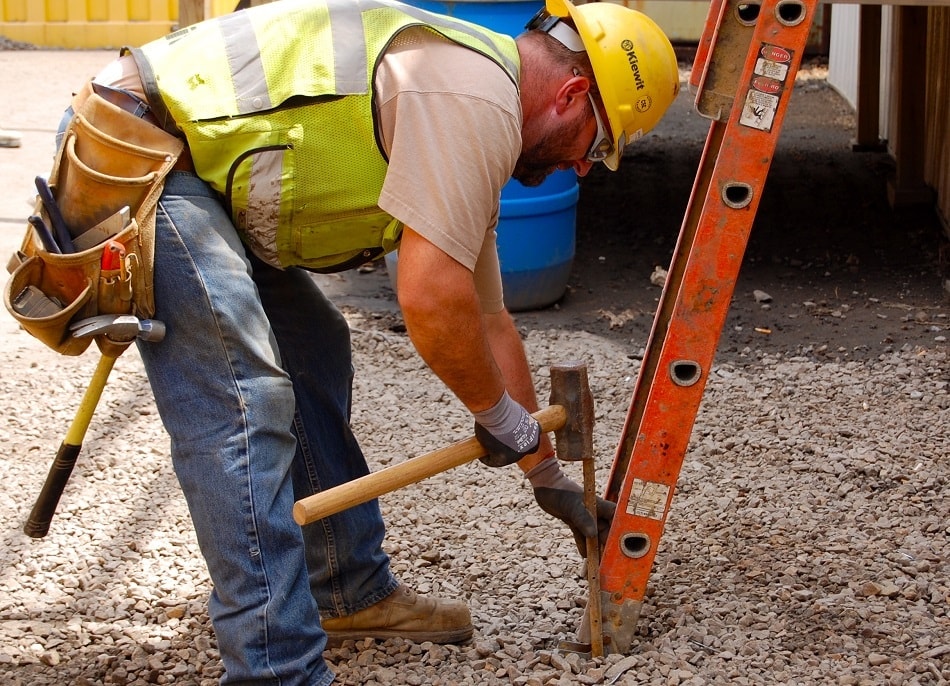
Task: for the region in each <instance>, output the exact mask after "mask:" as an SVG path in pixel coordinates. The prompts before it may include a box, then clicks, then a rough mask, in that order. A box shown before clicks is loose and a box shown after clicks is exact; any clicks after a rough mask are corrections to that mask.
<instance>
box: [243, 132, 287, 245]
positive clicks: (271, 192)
mask: <svg viewBox="0 0 950 686" xmlns="http://www.w3.org/2000/svg"><path fill="white" fill-rule="evenodd" d="M283 166H284V150H262V151H260V152H259V153H257V154H256V155H254V158H253V161H252V162H251V173H250V178H249V179H248V195H247V221H246V223H245V226H247V227H248V231H249V232H250V233H253V234H254V235H255V236H256V237H257V240H258V243H259V244H260V245H268V244H270V243H272V241H273V236H274V235H275V234H276V232H277V226H278V224H279V223H280V191H281V176H282V174H283ZM252 227H253V228H252Z"/></svg>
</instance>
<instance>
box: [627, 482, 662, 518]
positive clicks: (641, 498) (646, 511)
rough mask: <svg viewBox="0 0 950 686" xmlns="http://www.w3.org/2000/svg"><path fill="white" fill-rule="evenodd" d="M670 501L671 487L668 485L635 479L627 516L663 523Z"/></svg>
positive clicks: (628, 502)
mask: <svg viewBox="0 0 950 686" xmlns="http://www.w3.org/2000/svg"><path fill="white" fill-rule="evenodd" d="M669 499H670V487H669V486H667V485H666V484H661V483H656V482H654V481H643V480H642V479H634V480H633V486H632V487H631V488H630V498H629V499H628V500H627V514H629V515H633V516H634V517H647V518H648V519H658V520H660V521H662V520H663V516H664V514H665V513H666V503H667V501H668V500H669Z"/></svg>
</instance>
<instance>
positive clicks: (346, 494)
mask: <svg viewBox="0 0 950 686" xmlns="http://www.w3.org/2000/svg"><path fill="white" fill-rule="evenodd" d="M557 369H558V367H552V369H551V375H552V386H555V385H558V386H560V387H562V388H563V387H564V386H565V384H564V383H558V382H557V381H555V376H556V375H557V374H559V373H560V372H557V371H555V370H557ZM567 383H568V384H581V383H582V384H584V385H585V387H584V388H580V387H577V388H575V389H574V390H573V392H571V393H562V394H561V395H562V396H563V397H564V400H563V402H561V403H560V404H552V405H549V406H548V407H546V408H544V409H542V410H539V411H538V412H535V413H534V414H533V415H532V416H533V417H534V418H535V419H537V420H538V423H539V424H541V431H544V432H545V433H547V432H549V431H557V432H558V434H557V436H558V442H559V443H560V441H561V435H562V434H563V435H564V436H565V437H567V436H572V437H574V438H575V440H577V441H579V444H583V443H584V441H585V438H584V437H583V436H580V435H579V433H580V432H582V431H586V432H588V433H592V431H593V426H592V421H593V417H592V416H591V417H590V420H588V419H587V415H586V414H584V410H583V408H582V407H581V406H580V400H581V398H584V397H589V395H590V390H589V389H587V388H586V383H587V370H586V367H585V368H584V373H583V375H580V374H575V375H572V376H571V378H570V380H569V381H568V382H567ZM585 394H586V395H585ZM575 434H578V435H577V436H575ZM565 440H567V439H566V438H565ZM586 440H590V439H589V438H588V439H586ZM485 455H487V451H486V450H485V449H484V448H483V447H482V444H481V443H479V442H478V441H477V440H476V439H475V437H474V436H473V437H471V438H466V439H465V440H463V441H458V442H457V443H453V444H451V445H449V446H447V447H445V448H440V449H439V450H434V451H432V452H430V453H426V454H425V455H420V456H418V457H413V458H410V459H408V460H406V461H405V462H401V463H399V464H395V465H392V466H389V467H386V468H385V469H381V470H379V471H378V472H373V473H371V474H367V475H366V476H362V477H360V478H358V479H354V480H353V481H348V482H346V483H345V484H340V485H339V486H334V487H333V488H329V489H327V490H325V491H322V492H320V493H315V494H313V495H311V496H308V497H306V498H302V499H300V500H298V501H297V502H296V503H294V509H293V516H294V521H295V522H297V523H298V524H300V525H301V526H303V525H305V524H310V523H312V522H315V521H317V520H319V519H323V518H324V517H329V516H330V515H333V514H336V513H337V512H342V511H343V510H345V509H347V508H350V507H353V506H355V505H359V504H361V503H365V502H367V501H369V500H372V499H373V498H377V497H379V496H381V495H383V494H384V493H390V492H392V491H395V490H397V489H399V488H402V487H404V486H408V485H409V484H414V483H416V482H419V481H422V480H423V479H426V478H428V477H430V476H433V475H435V474H438V473H440V472H444V471H446V470H448V469H451V468H452V467H458V466H460V465H463V464H465V463H466V462H471V461H472V460H475V459H477V458H479V457H485ZM574 459H577V458H576V457H575V458H574ZM595 521H596V519H595Z"/></svg>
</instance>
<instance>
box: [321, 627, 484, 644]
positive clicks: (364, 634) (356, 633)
mask: <svg viewBox="0 0 950 686" xmlns="http://www.w3.org/2000/svg"><path fill="white" fill-rule="evenodd" d="M474 633H475V627H471V626H470V627H467V628H464V629H452V630H451V631H398V630H389V629H379V630H375V631H372V630H368V629H363V630H359V629H354V630H351V631H328V632H327V648H339V647H340V646H341V645H342V644H343V642H344V641H362V640H363V639H364V638H373V639H376V640H379V641H385V640H387V639H390V638H402V639H405V640H407V641H412V642H413V643H425V642H426V641H429V642H431V643H439V644H444V643H464V642H465V641H467V640H469V639H470V638H471V637H472V636H473V635H474Z"/></svg>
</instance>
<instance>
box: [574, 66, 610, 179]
mask: <svg viewBox="0 0 950 686" xmlns="http://www.w3.org/2000/svg"><path fill="white" fill-rule="evenodd" d="M580 75H581V73H580V72H579V71H577V70H576V69H575V70H574V76H580ZM587 97H588V98H589V99H590V106H591V108H592V109H593V110H594V121H596V122H597V135H596V136H594V142H593V143H592V144H591V146H590V150H588V151H587V161H588V162H603V161H604V160H605V159H607V156H608V155H609V154H610V153H612V152H613V150H614V141H613V138H611V137H610V135H609V134H608V133H607V127H606V126H604V120H603V119H601V118H600V109H599V108H598V107H597V101H596V100H594V96H593V94H592V93H591V92H590V91H587Z"/></svg>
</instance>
